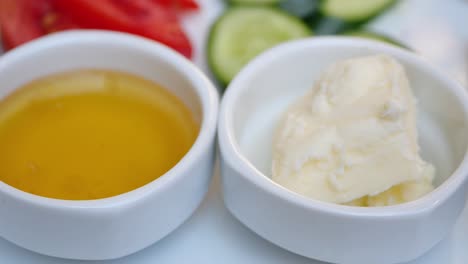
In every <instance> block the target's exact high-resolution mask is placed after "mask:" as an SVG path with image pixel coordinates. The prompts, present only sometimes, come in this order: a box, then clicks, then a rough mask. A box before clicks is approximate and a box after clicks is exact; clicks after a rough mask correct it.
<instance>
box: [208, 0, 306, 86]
mask: <svg viewBox="0 0 468 264" xmlns="http://www.w3.org/2000/svg"><path fill="white" fill-rule="evenodd" d="M310 35H311V31H310V29H309V28H308V27H307V25H306V24H304V22H302V21H301V20H300V19H298V18H296V17H293V16H291V15H289V14H288V13H285V12H283V11H281V10H279V9H275V8H270V7H258V6H249V7H246V6H244V7H241V6H237V7H233V8H230V9H228V10H227V11H226V13H224V14H223V15H222V16H221V17H220V18H219V19H218V20H217V22H216V23H215V25H214V26H213V27H212V29H211V32H210V37H209V40H208V52H207V53H208V62H209V65H210V68H211V70H212V72H213V74H214V75H215V77H216V78H217V79H218V80H219V81H220V82H221V83H222V84H224V85H226V84H228V83H229V82H230V81H231V80H232V79H233V78H234V76H235V75H236V74H237V73H238V72H239V70H240V69H241V68H242V67H243V66H244V65H245V64H247V63H248V62H249V61H250V60H251V59H252V58H254V57H255V56H257V55H258V54H260V53H261V52H263V51H265V50H267V49H269V48H271V47H273V46H275V45H277V44H279V43H282V42H285V41H288V40H293V39H298V38H304V37H307V36H310Z"/></svg>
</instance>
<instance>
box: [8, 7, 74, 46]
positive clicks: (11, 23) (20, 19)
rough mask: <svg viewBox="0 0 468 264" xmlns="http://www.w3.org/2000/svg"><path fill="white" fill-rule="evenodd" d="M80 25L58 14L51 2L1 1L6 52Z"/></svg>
mask: <svg viewBox="0 0 468 264" xmlns="http://www.w3.org/2000/svg"><path fill="white" fill-rule="evenodd" d="M75 28H78V25H77V24H75V23H74V22H73V21H71V20H70V19H68V18H67V17H65V16H63V15H62V14H59V13H57V12H56V11H55V10H54V7H53V6H52V4H51V2H50V1H49V0H0V31H1V32H2V44H3V48H4V49H5V50H10V49H12V48H15V47H17V46H19V45H21V44H23V43H26V42H28V41H30V40H33V39H36V38H38V37H41V36H43V35H45V34H48V33H51V32H55V31H60V30H65V29H75Z"/></svg>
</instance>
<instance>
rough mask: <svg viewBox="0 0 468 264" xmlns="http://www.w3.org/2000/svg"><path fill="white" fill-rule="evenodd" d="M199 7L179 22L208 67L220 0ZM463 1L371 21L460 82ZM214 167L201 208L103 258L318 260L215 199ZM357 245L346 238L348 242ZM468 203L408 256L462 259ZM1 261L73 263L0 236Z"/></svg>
mask: <svg viewBox="0 0 468 264" xmlns="http://www.w3.org/2000/svg"><path fill="white" fill-rule="evenodd" d="M199 2H200V3H201V4H202V11H201V12H199V13H196V14H193V15H190V16H188V17H187V18H186V19H185V21H184V22H185V26H186V28H187V30H188V32H189V34H190V36H191V38H192V40H193V42H194V45H195V48H196V54H195V63H196V64H197V65H198V66H200V68H201V69H202V70H203V71H205V72H206V73H208V74H209V72H208V69H207V66H206V60H205V52H204V48H205V39H206V35H207V33H208V30H209V25H210V24H211V22H212V21H213V19H214V18H215V17H216V16H217V15H218V14H219V13H220V12H221V10H222V4H221V0H199ZM466 14H468V2H467V1H461V0H446V1H438V0H405V1H402V3H401V4H400V5H399V6H398V7H397V8H395V9H394V10H392V11H391V12H389V13H388V14H386V15H384V16H383V17H381V18H380V19H379V20H378V21H376V22H375V23H373V24H372V25H370V27H371V28H373V29H376V30H379V31H381V32H384V33H387V34H389V35H391V36H393V37H395V38H397V39H400V40H402V41H403V42H404V43H406V44H408V45H409V46H411V47H412V48H413V49H414V50H416V51H417V52H419V53H421V54H422V55H423V56H425V57H427V58H428V59H429V60H430V61H432V62H434V63H436V64H438V65H439V66H441V67H442V68H443V69H444V70H445V71H446V72H447V73H448V74H450V75H452V76H453V77H454V78H457V79H458V80H460V81H461V82H463V83H467V80H466V78H467V73H466V72H467V68H468V66H467V65H466V63H467V62H466V61H465V59H466V56H467V55H468V54H466V53H467V51H466V50H464V46H463V43H467V41H468V31H467V30H466V25H468V16H466ZM219 184H220V182H219V173H218V170H216V172H215V176H214V180H213V183H212V186H211V188H210V191H209V193H208V195H207V197H206V199H205V200H204V202H203V204H202V205H201V206H200V208H199V209H198V210H197V211H196V212H195V214H194V215H193V216H192V217H191V218H190V219H189V220H188V221H187V222H186V223H185V224H183V225H182V226H181V227H180V228H179V229H178V230H176V231H175V232H174V233H172V234H170V235H169V236H168V237H166V238H164V239H163V240H161V241H160V242H158V243H156V244H154V245H152V246H150V247H149V248H147V249H145V250H143V251H140V252H138V253H136V254H134V255H131V256H128V257H125V258H122V259H118V260H111V261H102V262H86V263H103V264H127V263H128V264H130V263H132V264H135V263H137V264H145V263H148V264H150V263H151V264H154V263H160V264H164V263H168V264H169V263H171V264H172V263H224V264H230V263H233V264H237V263H259V264H262V263H268V264H275V263H278V264H284V263H288V264H302V263H304V264H306V263H307V264H319V263H320V262H317V261H313V260H310V259H306V258H303V257H301V256H298V255H295V254H292V253H289V252H287V251H285V250H283V249H281V248H279V247H276V246H274V245H272V244H271V243H269V242H267V241H265V240H263V239H262V238H260V237H258V236H257V235H255V234H254V233H252V232H251V231H249V230H248V229H246V228H245V227H244V226H243V225H241V224H240V223H239V222H238V221H237V220H236V219H234V218H233V217H232V216H231V215H230V214H229V212H228V211H227V210H226V208H225V207H224V205H223V202H222V196H221V193H220V187H219ZM352 246H355V247H358V246H359V245H350V247H352ZM467 248H468V208H467V209H465V211H464V212H463V214H462V216H461V218H460V220H459V221H458V223H457V225H456V227H455V229H454V230H453V231H452V232H451V233H450V234H448V235H447V238H446V239H444V240H443V241H442V242H441V243H440V244H439V245H437V246H436V247H435V248H434V249H432V250H431V251H430V252H429V253H427V254H426V255H424V256H422V257H421V258H419V259H417V260H415V261H412V262H410V263H411V264H441V263H444V264H466V263H467V262H468V250H466V249H467ZM0 263H15V264H23V263H24V264H29V263H34V264H59V263H60V264H77V263H83V262H82V261H71V260H63V259H57V258H51V257H46V256H42V255H38V254H35V253H32V252H30V251H27V250H24V249H22V248H20V247H17V246H15V245H13V244H11V243H9V242H7V241H5V240H3V239H0Z"/></svg>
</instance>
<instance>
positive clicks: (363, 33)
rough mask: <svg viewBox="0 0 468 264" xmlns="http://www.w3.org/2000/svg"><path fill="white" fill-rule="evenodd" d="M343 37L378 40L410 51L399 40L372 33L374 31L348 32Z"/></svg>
mask: <svg viewBox="0 0 468 264" xmlns="http://www.w3.org/2000/svg"><path fill="white" fill-rule="evenodd" d="M343 35H346V36H350V37H359V38H367V39H373V40H378V41H382V42H385V43H389V44H392V45H395V46H399V47H401V48H405V49H409V48H408V47H407V46H406V45H404V44H402V43H400V42H398V41H397V40H395V39H393V38H391V37H389V36H386V35H384V34H380V33H376V32H372V31H363V30H356V31H348V32H345V33H343Z"/></svg>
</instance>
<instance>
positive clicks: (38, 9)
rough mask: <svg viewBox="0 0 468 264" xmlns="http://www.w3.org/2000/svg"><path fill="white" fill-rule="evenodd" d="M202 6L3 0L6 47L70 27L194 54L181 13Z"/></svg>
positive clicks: (177, 0)
mask: <svg viewBox="0 0 468 264" xmlns="http://www.w3.org/2000/svg"><path fill="white" fill-rule="evenodd" d="M196 8H198V5H196V2H194V1H193V0H0V31H1V32H2V42H3V46H4V48H5V49H6V50H9V49H11V48H14V47H16V46H18V45H21V44H23V43H25V42H28V41H30V40H33V39H35V38H38V37H41V36H43V35H45V34H48V33H52V32H56V31H62V30H67V29H76V28H84V29H107V30H115V31H123V32H128V33H132V34H136V35H140V36H143V37H146V38H149V39H152V40H155V41H158V42H161V43H163V44H165V45H167V46H169V47H171V48H173V49H175V50H176V51H178V52H180V53H181V54H183V55H184V56H186V57H188V58H190V57H191V56H192V47H191V44H190V40H189V39H188V37H187V35H186V34H185V32H184V31H183V29H182V27H181V25H180V23H179V20H178V17H177V12H178V11H183V10H190V9H192V10H194V9H196Z"/></svg>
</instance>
